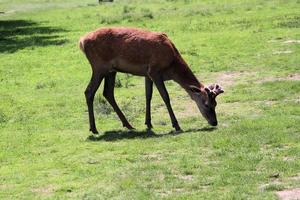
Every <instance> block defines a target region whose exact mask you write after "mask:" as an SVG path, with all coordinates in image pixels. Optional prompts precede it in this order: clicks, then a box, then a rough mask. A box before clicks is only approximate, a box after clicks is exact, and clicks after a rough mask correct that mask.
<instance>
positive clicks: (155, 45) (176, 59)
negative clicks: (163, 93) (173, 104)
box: [80, 28, 200, 86]
mask: <svg viewBox="0 0 300 200" xmlns="http://www.w3.org/2000/svg"><path fill="white" fill-rule="evenodd" d="M80 48H81V50H82V51H83V52H85V54H86V56H87V58H88V59H89V61H90V62H91V64H92V67H93V66H94V67H96V66H97V65H102V66H103V65H105V69H101V70H103V71H113V70H115V71H120V72H125V73H131V74H134V75H140V76H147V75H148V74H149V73H150V74H156V73H161V72H163V71H168V70H170V68H171V67H173V68H175V67H177V69H174V70H175V71H176V72H178V73H180V75H186V76H189V80H190V81H192V82H193V83H194V84H196V86H200V84H199V82H198V81H197V79H196V78H195V76H194V75H193V74H192V73H191V71H190V69H189V68H188V67H187V65H186V63H185V62H184V60H183V59H182V58H181V56H180V54H179V52H178V50H177V49H176V47H175V46H174V44H173V43H172V42H171V40H169V38H168V37H167V35H166V34H164V33H159V32H150V31H145V30H142V29H135V28H101V29H98V30H96V31H94V32H91V33H88V34H86V35H85V36H83V37H82V38H81V39H80ZM172 64H173V66H172ZM179 65H181V66H179ZM93 70H99V69H93ZM172 72H173V70H172ZM169 73H171V72H169ZM182 73H183V74H182ZM168 75H171V74H168V73H167V74H166V75H165V79H171V77H168ZM179 79H180V77H179Z"/></svg>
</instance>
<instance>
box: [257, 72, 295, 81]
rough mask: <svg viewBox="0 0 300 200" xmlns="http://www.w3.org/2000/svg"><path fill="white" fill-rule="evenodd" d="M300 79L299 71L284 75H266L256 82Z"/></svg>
mask: <svg viewBox="0 0 300 200" xmlns="http://www.w3.org/2000/svg"><path fill="white" fill-rule="evenodd" d="M299 80H300V73H294V74H289V75H288V76H285V77H266V78H263V79H261V80H258V81H257V83H264V82H270V81H299Z"/></svg>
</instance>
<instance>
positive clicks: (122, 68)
mask: <svg viewBox="0 0 300 200" xmlns="http://www.w3.org/2000/svg"><path fill="white" fill-rule="evenodd" d="M79 47H80V49H81V51H82V52H83V53H84V54H85V56H86V58H87V60H88V61H89V63H90V65H91V68H92V77H91V80H90V82H89V84H88V86H87V88H86V90H85V92H84V94H85V98H86V103H87V107H88V114H89V125H90V131H91V132H92V133H93V134H98V130H97V128H96V124H95V117H94V109H93V102H94V96H95V93H96V91H97V90H98V88H99V86H100V84H101V82H102V80H103V79H104V89H103V96H104V97H105V99H106V100H107V101H108V102H109V104H110V105H111V106H112V108H113V110H114V111H115V112H116V114H117V115H118V117H119V118H120V120H121V122H122V124H123V127H126V128H127V129H129V130H131V129H134V128H133V126H131V124H130V123H129V122H128V120H127V119H126V117H125V115H124V114H123V112H122V111H121V110H120V108H119V106H118V105H117V103H116V100H115V97H114V87H115V78H116V74H117V72H121V73H129V74H132V75H136V76H142V77H145V94H146V115H145V125H146V126H147V129H152V128H153V126H152V123H151V99H152V92H153V83H154V84H155V86H156V88H157V89H158V92H159V94H160V96H161V97H162V99H163V101H164V103H165V105H166V107H167V110H168V113H169V115H170V119H171V123H172V126H173V128H175V130H176V131H181V128H180V126H179V123H178V121H177V119H176V117H175V114H174V112H173V109H172V107H171V103H170V97H169V94H168V91H167V89H166V86H165V84H164V81H168V80H173V81H175V82H177V83H178V84H179V85H180V86H181V87H182V88H183V89H184V90H185V91H186V92H187V93H188V95H189V96H190V98H191V99H192V100H193V101H195V102H196V104H197V107H198V108H199V110H200V113H201V114H202V116H203V117H204V118H205V119H206V120H207V122H208V123H209V124H210V125H212V126H217V124H218V121H217V116H216V111H215V108H216V106H217V102H216V97H217V96H218V95H219V94H221V93H223V92H224V90H223V89H222V87H221V86H220V85H219V84H212V85H209V86H208V87H205V86H204V85H203V84H202V83H200V82H199V81H198V79H197V78H196V76H195V75H194V73H193V72H192V70H191V69H190V68H189V66H188V65H187V63H186V62H185V60H184V59H183V58H182V56H181V54H180V53H179V51H178V50H177V48H176V47H175V45H174V44H173V42H172V41H171V40H170V39H169V38H168V36H167V35H166V34H165V33H161V32H151V31H148V30H144V29H139V28H127V27H103V28H99V29H97V30H95V31H93V32H90V33H87V34H86V35H84V36H82V37H81V38H80V40H79Z"/></svg>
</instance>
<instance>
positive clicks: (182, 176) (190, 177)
mask: <svg viewBox="0 0 300 200" xmlns="http://www.w3.org/2000/svg"><path fill="white" fill-rule="evenodd" d="M177 177H178V178H179V179H181V180H185V181H192V180H193V179H194V176H193V175H178V176H177Z"/></svg>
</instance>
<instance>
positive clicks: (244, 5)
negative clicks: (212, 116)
mask: <svg viewBox="0 0 300 200" xmlns="http://www.w3.org/2000/svg"><path fill="white" fill-rule="evenodd" d="M299 10H300V2H299V0H290V1H275V0H274V1H273V0H270V1H264V0H253V1H242V0H231V1H217V0H214V1H208V0H204V1H196V0H185V1H183V0H182V1H179V0H166V1H163V0H162V1H159V0H154V1H148V0H147V1H143V3H142V4H141V3H140V1H137V0H119V1H115V2H114V3H102V4H100V5H98V4H97V1H91V0H85V1H75V0H72V1H61V0H55V1H49V0H45V1H36V0H26V1H23V0H22V1H20V0H15V1H7V0H4V1H1V2H0V11H1V12H4V13H1V14H0V199H276V195H275V192H276V191H278V190H284V189H288V188H296V187H300V181H299V173H300V159H299V157H300V153H299V152H300V143H299V141H300V123H299V122H300V106H299V101H300V87H299V86H300V80H299V73H300V44H299V40H300V12H299ZM104 26H130V27H141V28H146V29H149V30H153V31H161V32H165V33H167V35H168V36H169V37H170V38H171V39H172V41H174V43H175V44H176V46H177V47H178V49H179V50H180V52H181V53H182V55H183V57H184V58H185V60H186V61H187V62H188V63H189V65H190V67H191V68H192V70H193V71H194V72H195V73H196V74H197V76H198V77H199V80H201V81H202V82H203V83H205V84H208V83H211V82H218V83H220V84H221V85H224V88H225V93H224V94H222V95H220V97H218V107H217V113H218V118H219V127H218V128H217V129H212V128H210V127H209V126H208V125H207V122H206V121H205V120H204V119H203V118H202V117H201V115H200V113H199V111H197V108H196V106H195V105H194V103H193V102H192V101H191V100H190V99H189V97H188V96H187V94H186V93H185V92H184V91H183V90H182V89H181V88H180V87H179V86H178V85H177V84H176V83H173V82H168V83H167V88H168V90H169V93H170V96H171V101H172V105H173V108H174V111H175V114H176V115H177V118H178V121H179V123H180V125H181V127H182V128H183V129H184V130H185V131H184V132H183V133H181V134H173V133H172V132H171V131H172V127H171V123H170V119H169V117H168V113H167V110H166V108H165V106H164V104H163V101H162V100H161V98H160V97H159V94H158V92H157V91H156V90H155V91H154V97H153V101H152V116H153V117H152V118H153V125H154V129H153V132H147V131H146V130H145V128H146V127H145V125H144V115H145V94H144V80H143V78H140V77H134V76H129V77H128V76H126V75H124V74H120V73H119V74H118V75H117V78H118V79H119V80H120V82H119V84H118V87H117V88H116V99H117V101H118V103H119V105H120V107H121V108H122V110H123V111H124V113H125V115H126V116H127V118H128V119H129V121H130V122H131V123H132V124H133V125H134V126H135V127H136V131H127V130H126V129H124V128H122V125H121V123H120V121H119V120H118V118H117V116H116V114H115V113H114V112H113V111H112V109H111V108H110V107H109V105H108V104H107V103H106V102H105V100H104V99H103V97H102V87H103V86H101V87H100V89H99V90H98V93H97V96H96V99H95V113H96V123H97V126H98V129H99V130H100V131H101V133H100V135H99V136H91V135H90V133H89V132H88V115H87V107H86V104H85V98H84V95H83V91H84V90H85V88H86V85H87V84H88V81H89V79H90V75H91V70H90V66H89V64H88V62H87V60H86V58H85V56H84V55H83V54H82V52H80V50H79V48H78V39H79V37H80V36H82V35H83V34H85V33H86V32H89V31H92V30H94V29H96V28H99V27H104ZM276 173H279V177H278V178H272V177H270V176H271V175H272V174H276ZM295 177H296V178H295ZM297 177H298V178H297Z"/></svg>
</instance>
